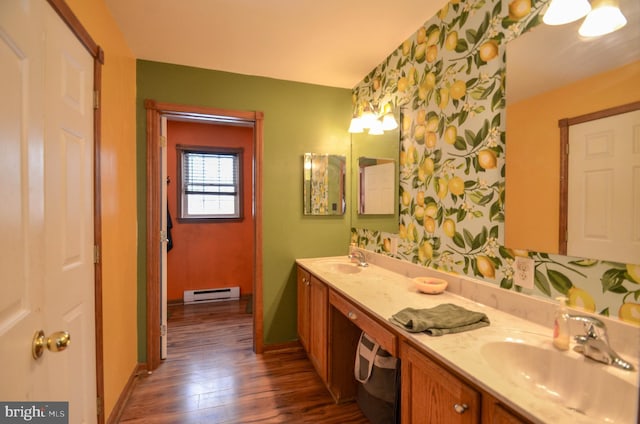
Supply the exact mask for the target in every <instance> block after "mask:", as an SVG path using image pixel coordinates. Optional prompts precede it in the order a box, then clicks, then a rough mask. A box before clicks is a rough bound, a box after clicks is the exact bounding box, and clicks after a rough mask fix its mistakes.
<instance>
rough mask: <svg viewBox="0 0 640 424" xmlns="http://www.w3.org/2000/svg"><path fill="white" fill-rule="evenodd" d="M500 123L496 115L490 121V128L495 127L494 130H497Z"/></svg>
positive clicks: (497, 114)
mask: <svg viewBox="0 0 640 424" xmlns="http://www.w3.org/2000/svg"><path fill="white" fill-rule="evenodd" d="M500 122H501V119H500V114H499V113H496V114H495V116H494V117H493V119H492V120H491V126H492V127H495V128H498V127H500Z"/></svg>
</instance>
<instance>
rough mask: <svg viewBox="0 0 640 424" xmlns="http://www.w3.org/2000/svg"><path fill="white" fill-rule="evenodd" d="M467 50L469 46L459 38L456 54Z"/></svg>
mask: <svg viewBox="0 0 640 424" xmlns="http://www.w3.org/2000/svg"><path fill="white" fill-rule="evenodd" d="M468 49H469V44H468V43H467V40H465V39H464V38H459V39H458V43H457V44H456V48H455V51H456V53H464V52H466V51H467V50H468Z"/></svg>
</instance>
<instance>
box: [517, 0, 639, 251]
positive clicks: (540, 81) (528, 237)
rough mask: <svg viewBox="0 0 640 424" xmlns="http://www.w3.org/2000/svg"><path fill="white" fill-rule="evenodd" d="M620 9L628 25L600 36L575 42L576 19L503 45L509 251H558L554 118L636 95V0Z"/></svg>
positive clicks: (625, 1)
mask: <svg viewBox="0 0 640 424" xmlns="http://www.w3.org/2000/svg"><path fill="white" fill-rule="evenodd" d="M620 7H621V10H622V11H623V13H624V14H625V16H626V17H627V19H628V21H629V22H628V24H627V26H626V27H624V28H622V29H621V30H618V31H616V32H614V33H612V34H609V35H606V36H602V37H598V38H592V39H584V38H582V39H581V38H580V37H579V36H578V27H579V26H580V22H576V23H573V24H568V25H562V26H558V27H551V26H547V25H539V26H537V27H535V28H534V29H533V30H532V31H530V32H528V33H526V34H524V35H522V36H520V37H518V38H517V39H515V40H513V41H510V42H509V43H508V44H507V51H506V58H507V63H506V72H507V78H506V84H507V87H506V90H507V94H506V96H507V110H506V117H507V122H506V139H507V141H506V182H505V187H506V202H505V245H506V246H507V247H509V248H514V249H527V250H532V251H537V252H545V253H559V251H560V250H559V241H560V231H561V230H560V223H559V219H560V218H559V216H560V160H561V150H560V130H559V128H558V122H559V121H560V120H562V119H565V118H571V117H576V116H581V115H585V114H589V113H593V112H596V111H599V110H603V109H608V108H611V107H615V106H619V105H623V104H628V103H631V102H633V101H637V100H638V99H640V84H638V83H637V81H638V75H640V49H638V48H636V47H633V46H638V45H640V22H639V17H640V10H639V9H640V2H638V1H637V0H621V2H620ZM603 65H604V66H603ZM630 189H631V188H630V187H629V190H630ZM614 209H615V208H614ZM569 254H571V253H569ZM591 259H608V260H613V261H620V262H622V260H621V258H616V257H609V258H604V257H593V258H591Z"/></svg>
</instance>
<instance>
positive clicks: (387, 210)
mask: <svg viewBox="0 0 640 424" xmlns="http://www.w3.org/2000/svg"><path fill="white" fill-rule="evenodd" d="M399 155H400V131H399V130H398V129H395V130H392V131H385V133H384V134H382V135H370V134H366V133H360V134H351V174H350V175H351V193H352V199H351V205H352V206H351V226H352V227H354V228H367V229H370V230H378V231H385V232H389V233H397V232H398V228H399V221H398V220H399V217H398V212H399V205H398V184H399V181H398V180H399V176H398V158H399ZM365 174H366V175H367V176H366V177H365ZM365 178H367V180H368V183H367V182H365V180H364V179H365ZM380 179H382V180H383V182H382V183H381V184H377V183H374V181H375V180H379V181H380ZM389 189H391V190H392V193H389Z"/></svg>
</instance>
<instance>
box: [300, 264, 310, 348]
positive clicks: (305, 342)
mask: <svg viewBox="0 0 640 424" xmlns="http://www.w3.org/2000/svg"><path fill="white" fill-rule="evenodd" d="M310 286H311V279H310V275H309V272H307V271H306V270H305V269H303V268H300V267H298V337H299V338H300V343H302V346H303V347H304V349H305V350H306V351H307V352H309V295H310V293H311V289H310Z"/></svg>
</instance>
